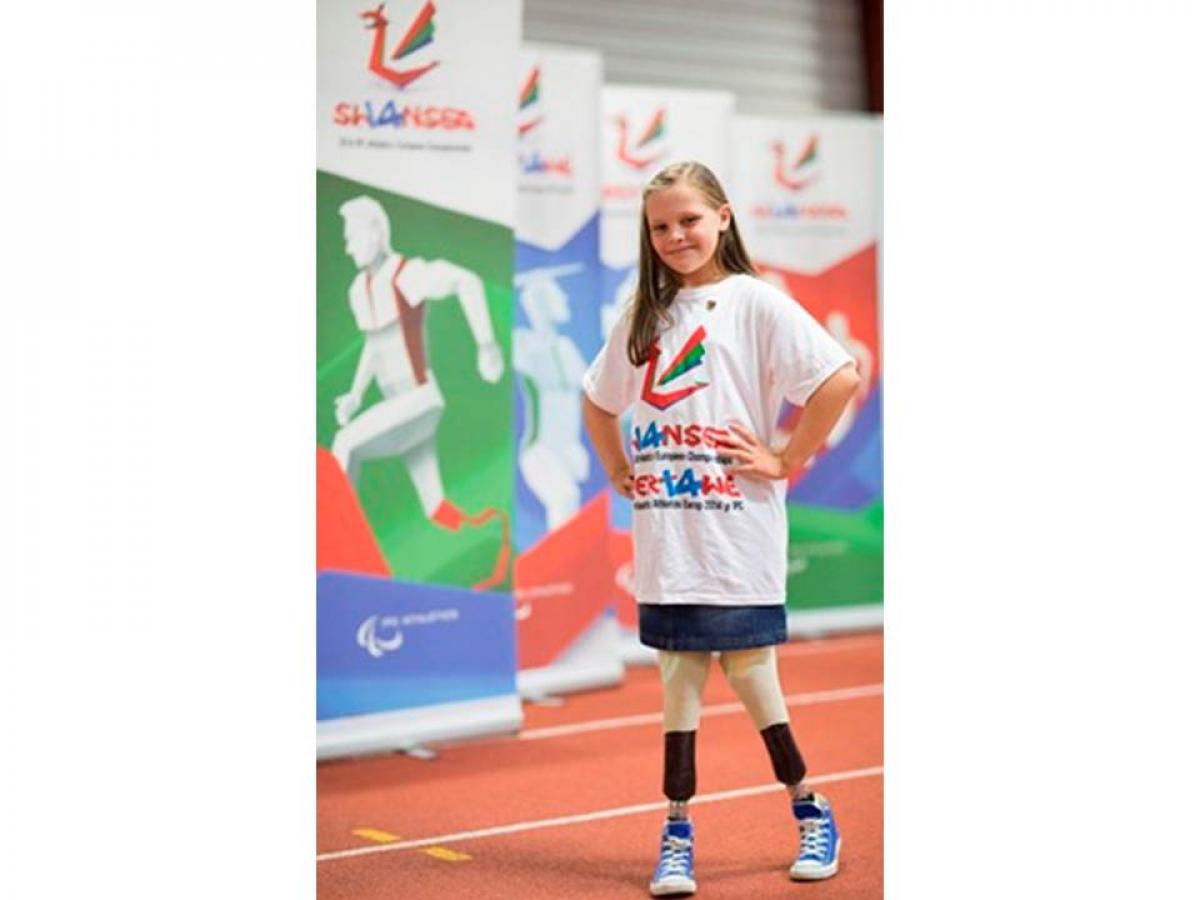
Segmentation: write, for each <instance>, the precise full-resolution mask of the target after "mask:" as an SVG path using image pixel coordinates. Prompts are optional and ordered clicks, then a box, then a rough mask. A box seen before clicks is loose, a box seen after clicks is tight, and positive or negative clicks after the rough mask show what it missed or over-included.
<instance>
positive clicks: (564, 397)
mask: <svg viewBox="0 0 1200 900" xmlns="http://www.w3.org/2000/svg"><path fill="white" fill-rule="evenodd" d="M582 270H583V267H582V266H581V265H579V264H575V265H570V266H559V267H555V268H546V269H532V270H530V271H528V272H523V273H521V274H520V275H518V276H517V278H516V285H517V288H518V289H519V290H520V303H521V308H522V309H523V310H524V311H525V315H526V317H527V318H528V319H529V324H530V327H529V328H517V329H515V330H514V331H513V368H514V369H515V370H516V371H517V372H518V373H519V374H520V375H521V388H522V395H523V397H524V400H525V430H524V433H523V434H522V436H521V449H520V453H519V456H518V465H519V467H520V470H521V477H522V478H524V479H525V483H526V484H528V485H529V489H530V490H531V491H532V492H533V494H534V496H535V497H537V499H538V501H539V502H540V503H541V504H542V506H544V507H545V509H546V529H547V531H553V530H554V529H556V528H558V527H559V526H560V525H562V524H563V523H564V522H566V521H567V520H569V519H570V518H571V517H572V516H574V515H575V513H576V512H578V510H579V503H580V488H579V486H580V484H581V483H582V482H583V481H584V480H586V479H587V476H588V469H589V468H590V465H589V461H588V454H587V450H586V449H585V448H584V446H583V440H582V433H583V413H582V406H581V404H580V399H581V397H582V394H583V390H582V388H581V386H580V383H581V381H582V379H583V373H584V372H585V371H586V370H587V365H586V363H585V362H584V359H583V355H582V354H581V353H580V352H579V348H578V347H577V346H575V342H574V341H572V340H571V339H570V338H569V337H567V336H565V335H562V334H559V333H558V328H559V327H560V326H562V325H565V324H566V323H567V322H569V321H570V320H571V308H570V304H569V302H568V299H567V295H566V293H565V292H564V291H563V289H562V287H561V286H560V285H559V283H558V280H557V279H558V278H561V277H565V276H567V275H572V274H575V273H577V272H580V271H582Z"/></svg>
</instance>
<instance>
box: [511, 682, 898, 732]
mask: <svg viewBox="0 0 1200 900" xmlns="http://www.w3.org/2000/svg"><path fill="white" fill-rule="evenodd" d="M882 693H883V685H882V684H881V683H878V682H877V683H875V684H860V685H857V686H855V687H845V688H834V689H833V690H828V691H811V692H809V693H805V694H788V695H786V696H785V697H784V698H783V701H784V703H786V704H787V705H788V706H810V705H812V704H814V703H837V702H838V701H840V700H855V699H857V698H859V697H878V696H879V695H880V694H882ZM743 708H744V707H743V706H742V704H741V703H740V702H738V701H734V702H732V703H717V704H714V705H712V706H703V707H701V708H700V715H701V717H707V716H726V715H729V714H731V713H737V712H741V711H742V710H743ZM661 721H662V713H660V712H655V713H639V714H638V715H633V716H616V717H614V718H611V719H593V720H592V721H590V722H575V723H572V724H569V725H548V726H547V727H545V728H530V729H529V730H528V731H522V732H521V733H520V734H518V735H517V736H516V739H517V740H518V741H539V740H544V739H545V738H555V737H565V736H567V735H571V734H585V733H587V732H589V731H608V730H609V729H611V728H628V727H629V726H631V725H654V724H656V723H658V722H661Z"/></svg>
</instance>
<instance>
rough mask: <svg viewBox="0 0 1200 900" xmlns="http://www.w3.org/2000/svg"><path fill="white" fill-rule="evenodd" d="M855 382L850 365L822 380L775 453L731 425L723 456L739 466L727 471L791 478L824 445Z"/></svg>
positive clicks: (753, 436)
mask: <svg viewBox="0 0 1200 900" xmlns="http://www.w3.org/2000/svg"><path fill="white" fill-rule="evenodd" d="M859 380H860V379H859V376H858V373H857V372H856V371H854V366H852V365H846V366H843V367H842V368H840V369H838V370H837V371H836V372H834V373H833V374H832V375H830V376H829V377H828V378H827V379H825V381H824V382H823V383H822V384H821V386H820V387H819V388H817V389H816V390H815V391H814V392H813V395H812V396H811V397H809V398H808V402H807V403H806V404H804V414H803V415H802V416H800V424H799V425H797V426H796V430H795V431H793V432H792V436H791V438H789V439H788V442H787V446H786V447H784V448H783V450H782V451H780V452H778V453H776V452H775V451H774V450H772V449H771V448H770V447H768V446H766V445H765V444H763V443H762V442H761V441H760V440H759V439H758V437H757V436H756V435H755V434H754V432H752V431H750V430H749V429H748V428H744V427H742V426H741V425H738V424H731V425H730V426H729V428H730V430H731V431H733V432H734V436H733V437H732V438H731V440H730V442H729V444H728V446H727V447H726V448H725V452H726V453H728V454H729V455H730V456H732V457H734V458H735V459H737V460H740V461H741V465H737V466H731V467H730V471H731V472H737V473H740V474H745V475H759V476H761V477H763V478H791V477H792V476H793V475H795V474H796V473H797V472H799V471H800V470H801V469H802V468H804V464H805V463H806V462H808V459H809V457H810V456H812V455H813V454H814V453H816V452H817V450H818V449H819V448H820V447H821V445H822V444H824V443H825V439H826V438H827V437H829V432H830V431H832V430H833V426H834V425H836V424H837V420H838V419H839V418H840V417H841V415H842V411H843V410H845V408H846V404H847V403H849V402H850V398H852V397H853V396H854V392H855V391H856V390H857V389H858V384H859Z"/></svg>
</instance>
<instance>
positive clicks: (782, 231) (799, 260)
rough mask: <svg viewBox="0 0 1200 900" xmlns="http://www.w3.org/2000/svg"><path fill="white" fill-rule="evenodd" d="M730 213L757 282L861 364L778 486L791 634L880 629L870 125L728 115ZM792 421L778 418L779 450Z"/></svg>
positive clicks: (789, 414) (876, 230) (877, 175)
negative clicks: (818, 440)
mask: <svg viewBox="0 0 1200 900" xmlns="http://www.w3.org/2000/svg"><path fill="white" fill-rule="evenodd" d="M734 128H735V129H736V132H737V135H738V137H737V142H736V148H735V166H736V172H737V175H736V180H735V184H734V187H733V197H732V199H733V201H734V208H735V211H736V214H737V217H738V222H739V227H740V228H741V229H742V233H743V236H744V237H745V240H746V244H747V247H748V249H749V251H750V254H751V255H752V256H753V257H754V261H755V263H756V264H757V265H758V267H759V269H760V271H761V272H762V274H763V275H764V277H766V278H768V279H769V280H771V281H772V282H774V283H775V284H776V285H778V286H779V287H780V288H782V289H783V290H785V291H786V292H788V293H789V294H791V296H792V297H793V298H794V299H795V300H796V301H797V302H798V303H800V304H801V305H802V306H803V307H804V308H805V309H806V310H808V312H810V313H811V314H812V315H813V316H814V317H815V318H816V319H817V320H818V321H819V322H821V324H823V325H824V326H825V328H826V329H827V330H828V331H829V333H830V334H831V335H833V337H834V338H836V339H837V340H838V342H839V343H841V344H842V346H843V347H845V348H846V350H847V351H849V353H850V354H851V355H852V356H853V357H854V359H855V361H856V362H857V364H858V371H859V374H860V375H861V377H862V387H861V388H860V390H859V392H858V394H857V395H856V396H855V397H854V398H853V400H852V401H851V403H850V406H849V407H848V408H847V410H846V412H845V413H844V414H843V416H842V418H841V419H840V420H839V421H838V422H837V424H836V425H835V426H834V429H833V432H832V433H831V434H830V436H829V439H828V440H827V441H826V443H825V446H824V447H823V448H822V449H821V450H820V451H819V453H818V454H817V456H816V457H815V458H814V461H813V462H812V463H811V464H810V465H809V467H808V468H807V469H806V470H805V471H803V472H801V473H800V474H799V475H798V476H797V477H796V478H795V479H794V480H793V481H792V482H791V484H790V485H789V487H788V494H787V498H788V527H789V546H788V581H787V586H788V622H789V630H790V632H791V633H792V634H810V633H814V632H824V631H830V630H838V629H845V628H855V627H868V626H874V625H879V624H881V623H882V621H883V607H882V603H883V462H882V460H883V457H882V432H881V415H880V410H881V398H882V386H883V380H882V372H883V369H882V358H881V356H880V340H879V321H880V318H879V302H878V301H879V279H878V258H879V242H880V222H881V217H880V196H881V191H880V182H881V169H882V153H881V151H882V127H881V121H880V119H879V118H878V117H877V116H865V115H864V116H855V115H836V116H834V115H814V116H805V117H801V118H763V117H757V116H738V117H736V119H735V124H734ZM802 415H803V410H802V409H798V408H791V407H786V408H785V409H784V411H783V413H782V415H781V417H780V420H779V423H778V426H777V434H776V435H775V440H776V441H778V442H783V441H785V440H786V438H787V436H788V435H789V434H790V433H791V430H792V429H793V428H794V427H795V425H796V423H797V422H798V421H799V419H800V417H801V416H802Z"/></svg>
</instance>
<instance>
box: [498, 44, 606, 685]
mask: <svg viewBox="0 0 1200 900" xmlns="http://www.w3.org/2000/svg"><path fill="white" fill-rule="evenodd" d="M520 61H521V65H520V73H521V77H520V81H519V85H518V116H517V222H516V229H515V230H516V238H517V242H516V256H515V266H514V269H515V272H516V275H515V278H514V287H515V297H516V303H515V304H514V306H515V308H514V316H513V321H514V328H513V371H514V373H515V374H516V379H515V381H516V395H515V397H514V410H515V422H516V435H515V437H516V443H517V446H516V448H515V449H516V458H517V478H516V491H515V497H514V500H515V519H516V521H515V532H514V534H515V544H516V549H517V560H516V565H515V569H514V583H515V595H516V604H517V611H516V616H517V661H518V669H519V672H518V686H519V688H520V690H521V693H522V694H524V695H527V696H540V695H545V694H551V693H562V692H565V691H570V690H578V689H581V688H586V687H597V686H600V685H605V684H613V683H615V682H617V681H619V680H620V679H621V677H622V676H623V674H624V666H623V665H622V664H621V660H620V653H619V650H618V643H617V630H616V620H615V618H614V617H613V614H612V611H611V591H610V589H609V587H608V586H609V584H610V583H611V581H612V572H611V564H610V562H609V557H608V553H607V546H608V523H607V517H608V497H607V493H606V488H607V484H608V479H607V477H606V476H605V472H604V468H603V466H602V465H601V464H600V461H599V459H598V458H597V457H596V455H595V452H594V450H593V449H592V447H591V443H590V442H589V441H588V440H587V438H586V435H585V434H584V429H583V412H582V397H583V392H582V386H581V381H582V379H583V373H584V371H585V370H586V368H587V365H588V362H589V361H590V360H591V359H592V357H593V356H595V355H596V353H597V352H598V351H599V349H600V347H601V345H602V340H603V338H602V333H601V323H600V304H599V298H600V258H599V252H600V251H599V242H600V236H599V212H598V201H599V184H600V172H599V140H600V138H599V105H600V84H601V80H602V62H601V58H600V56H599V54H597V53H592V52H589V51H583V50H578V49H569V48H563V47H552V46H546V45H537V44H527V45H525V47H524V48H523V50H522V53H521V57H520Z"/></svg>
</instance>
